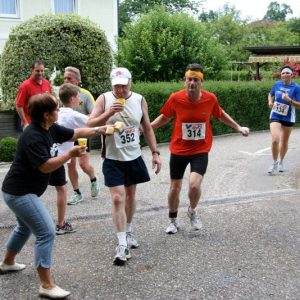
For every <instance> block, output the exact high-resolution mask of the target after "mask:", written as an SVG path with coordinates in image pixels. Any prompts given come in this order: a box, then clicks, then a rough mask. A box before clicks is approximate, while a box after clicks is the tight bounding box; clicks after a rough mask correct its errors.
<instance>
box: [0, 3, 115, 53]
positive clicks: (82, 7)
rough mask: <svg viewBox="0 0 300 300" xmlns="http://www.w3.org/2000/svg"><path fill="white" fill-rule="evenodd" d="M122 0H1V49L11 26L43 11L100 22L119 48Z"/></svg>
mask: <svg viewBox="0 0 300 300" xmlns="http://www.w3.org/2000/svg"><path fill="white" fill-rule="evenodd" d="M118 2H119V1H118V0H39V1H32V0H0V53H1V52H2V50H3V47H4V44H5V42H6V40H7V39H8V35H9V32H10V30H11V29H12V28H13V27H14V26H17V25H19V24H20V23H22V22H24V21H26V20H28V19H31V18H32V17H34V16H36V15H41V14H47V13H52V14H60V13H64V14H68V13H75V14H78V15H79V16H82V17H85V18H89V19H90V20H91V21H93V22H95V23H96V24H98V25H99V26H100V28H101V29H102V30H103V31H104V33H105V34H106V36H107V40H108V41H109V43H110V44H111V46H112V49H113V50H116V36H117V35H118Z"/></svg>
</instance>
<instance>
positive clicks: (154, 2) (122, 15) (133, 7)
mask: <svg viewBox="0 0 300 300" xmlns="http://www.w3.org/2000/svg"><path fill="white" fill-rule="evenodd" d="M202 1H204V0H200V5H201V2H202ZM156 6H163V7H164V8H165V9H166V10H167V11H169V12H183V11H189V12H194V13H198V7H199V1H194V0H147V1H140V0H124V1H122V2H121V3H120V5H119V35H122V34H123V31H124V28H125V25H126V24H128V23H130V22H131V21H133V20H134V18H135V17H137V16H139V15H143V14H147V13H148V12H149V11H151V10H152V9H154V8H155V7H156Z"/></svg>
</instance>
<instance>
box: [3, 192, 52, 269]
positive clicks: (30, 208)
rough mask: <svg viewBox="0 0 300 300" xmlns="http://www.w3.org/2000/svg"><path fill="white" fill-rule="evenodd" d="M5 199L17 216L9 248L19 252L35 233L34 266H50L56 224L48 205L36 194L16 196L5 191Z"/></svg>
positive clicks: (8, 241) (9, 240)
mask: <svg viewBox="0 0 300 300" xmlns="http://www.w3.org/2000/svg"><path fill="white" fill-rule="evenodd" d="M3 199H4V201H5V202H6V204H7V206H8V207H9V208H10V209H11V210H12V211H13V212H14V214H15V215H16V217H17V226H16V227H15V228H14V230H13V231H12V232H11V234H10V236H9V238H8V240H7V242H6V244H5V246H6V248H7V250H10V251H13V252H16V253H19V252H20V251H21V250H22V248H23V246H24V245H25V243H26V242H27V240H28V239H29V237H30V235H31V233H33V234H34V235H35V237H36V241H35V249H34V266H35V268H38V267H39V266H42V267H43V268H50V267H51V264H52V249H53V244H54V239H55V226H54V223H53V220H52V218H51V216H50V214H49V212H48V210H47V208H46V206H45V205H44V204H43V202H42V201H41V199H40V198H39V197H38V196H37V195H35V194H26V195H22V196H14V195H10V194H7V193H4V192H3Z"/></svg>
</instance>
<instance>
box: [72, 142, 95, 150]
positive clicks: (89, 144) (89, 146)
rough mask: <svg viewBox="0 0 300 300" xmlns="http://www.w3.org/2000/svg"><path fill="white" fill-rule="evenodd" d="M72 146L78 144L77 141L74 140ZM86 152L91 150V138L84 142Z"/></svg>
mask: <svg viewBox="0 0 300 300" xmlns="http://www.w3.org/2000/svg"><path fill="white" fill-rule="evenodd" d="M74 146H78V141H75V142H74ZM86 147H87V148H86V152H90V151H91V149H92V148H91V147H92V140H91V139H87V143H86Z"/></svg>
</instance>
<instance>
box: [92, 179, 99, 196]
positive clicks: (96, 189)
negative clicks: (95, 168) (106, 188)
mask: <svg viewBox="0 0 300 300" xmlns="http://www.w3.org/2000/svg"><path fill="white" fill-rule="evenodd" d="M99 190H100V182H99V179H98V178H97V177H96V180H95V181H93V182H92V183H91V196H92V197H96V196H97V195H98V193H99Z"/></svg>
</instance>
